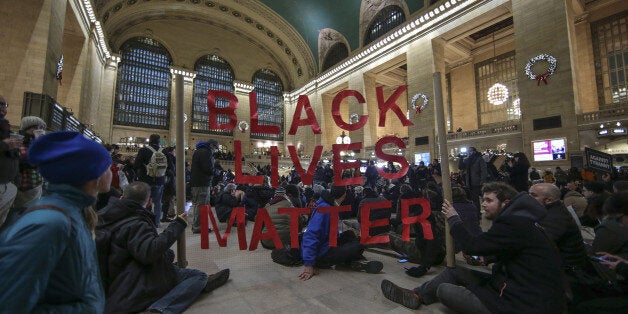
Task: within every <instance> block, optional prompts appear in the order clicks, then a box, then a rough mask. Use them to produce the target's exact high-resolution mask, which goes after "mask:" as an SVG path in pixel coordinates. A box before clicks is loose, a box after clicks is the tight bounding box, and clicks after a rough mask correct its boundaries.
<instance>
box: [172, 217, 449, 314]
mask: <svg viewBox="0 0 628 314" xmlns="http://www.w3.org/2000/svg"><path fill="white" fill-rule="evenodd" d="M224 228H225V226H224V225H223V226H222V227H221V229H222V230H224ZM252 231H253V224H252V223H249V224H247V227H246V234H247V243H248V241H249V240H250V237H251V234H252ZM209 239H210V248H209V249H208V250H202V249H201V248H200V247H201V246H200V235H197V234H192V232H191V231H190V230H189V228H188V230H186V250H187V254H186V256H187V260H188V263H189V264H188V267H190V268H196V269H200V270H202V271H205V272H207V273H214V272H216V271H218V270H220V269H223V268H230V269H231V277H230V279H229V281H228V282H227V284H226V285H224V286H223V287H221V288H219V289H217V290H215V291H213V292H212V293H209V294H203V295H201V296H200V298H199V299H198V300H197V301H196V302H195V303H194V304H193V305H192V306H191V307H190V308H189V309H188V310H187V311H186V313H410V312H419V313H452V312H451V311H449V310H448V309H447V308H446V307H445V306H443V305H442V304H432V305H430V306H422V307H421V308H420V309H418V310H416V311H412V310H409V309H407V308H405V307H403V306H401V305H398V304H396V303H394V302H391V301H389V300H388V299H386V298H384V296H383V295H382V293H381V290H380V283H381V281H382V280H383V279H388V280H391V281H393V282H395V283H397V284H399V285H401V286H403V287H407V288H413V287H415V286H418V285H420V284H421V283H423V282H425V281H426V280H429V279H430V278H432V277H433V276H435V275H436V274H438V272H440V271H441V270H442V269H443V266H439V267H435V268H432V269H431V270H430V272H429V273H428V274H427V275H426V276H424V277H422V278H420V279H417V278H412V277H409V276H407V275H406V274H405V273H404V266H405V267H412V266H414V264H410V263H399V262H398V260H397V259H396V258H394V257H390V256H385V255H381V254H376V253H372V252H365V253H364V255H365V256H366V258H367V259H369V260H379V261H381V262H383V263H384V269H383V271H382V272H381V273H379V274H366V273H359V272H354V271H351V270H321V271H320V273H319V274H318V275H316V276H314V277H313V278H312V279H310V280H308V281H301V280H299V278H297V276H298V275H299V274H300V272H301V270H302V267H286V266H282V265H279V264H276V263H274V262H273V261H272V259H271V257H270V251H269V250H266V249H264V248H262V247H261V245H260V246H259V247H258V249H257V250H254V251H248V250H243V251H241V250H240V249H239V247H238V238H237V232H236V231H235V230H232V232H231V234H230V235H229V239H228V241H227V247H219V246H218V243H217V242H216V237H215V235H214V234H213V233H210V237H209ZM173 249H175V250H176V244H175V245H174V246H173Z"/></svg>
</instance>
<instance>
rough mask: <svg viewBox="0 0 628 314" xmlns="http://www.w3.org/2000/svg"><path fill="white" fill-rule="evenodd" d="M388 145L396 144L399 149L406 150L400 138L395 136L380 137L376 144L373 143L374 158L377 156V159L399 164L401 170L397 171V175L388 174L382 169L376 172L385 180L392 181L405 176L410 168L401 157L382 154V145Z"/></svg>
mask: <svg viewBox="0 0 628 314" xmlns="http://www.w3.org/2000/svg"><path fill="white" fill-rule="evenodd" d="M389 143H393V144H396V145H397V147H399V148H406V144H404V143H403V141H402V140H401V139H400V138H398V137H395V136H385V137H382V138H380V139H379V141H377V143H375V156H377V158H379V159H383V160H386V161H392V162H395V161H396V162H398V163H399V164H401V169H399V172H397V173H388V172H384V170H382V169H377V172H378V173H379V175H380V176H382V177H384V178H386V179H390V180H393V179H398V178H401V177H403V176H405V175H406V173H407V172H408V169H409V168H410V165H408V161H407V160H406V159H405V158H404V157H403V156H398V155H388V154H386V153H384V150H383V149H382V148H383V147H384V144H389Z"/></svg>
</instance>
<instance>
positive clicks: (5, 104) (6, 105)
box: [0, 101, 9, 108]
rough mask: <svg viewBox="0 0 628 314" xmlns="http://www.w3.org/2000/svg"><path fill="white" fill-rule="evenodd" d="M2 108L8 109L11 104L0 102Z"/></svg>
mask: <svg viewBox="0 0 628 314" xmlns="http://www.w3.org/2000/svg"><path fill="white" fill-rule="evenodd" d="M0 107H4V108H7V107H9V103H8V102H2V101H0Z"/></svg>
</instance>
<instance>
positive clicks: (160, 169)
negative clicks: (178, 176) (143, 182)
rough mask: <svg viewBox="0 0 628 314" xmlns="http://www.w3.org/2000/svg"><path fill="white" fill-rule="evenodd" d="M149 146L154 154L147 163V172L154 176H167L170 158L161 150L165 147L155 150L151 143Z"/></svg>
mask: <svg viewBox="0 0 628 314" xmlns="http://www.w3.org/2000/svg"><path fill="white" fill-rule="evenodd" d="M147 147H148V149H150V150H151V151H152V152H153V155H152V156H151V157H150V161H149V162H148V164H147V165H146V174H147V175H148V176H149V177H152V178H158V177H163V176H165V175H166V170H167V169H168V158H166V155H165V154H164V153H163V152H162V151H161V150H162V149H163V148H161V147H160V148H159V150H155V149H154V148H153V147H152V146H150V145H148V146H147Z"/></svg>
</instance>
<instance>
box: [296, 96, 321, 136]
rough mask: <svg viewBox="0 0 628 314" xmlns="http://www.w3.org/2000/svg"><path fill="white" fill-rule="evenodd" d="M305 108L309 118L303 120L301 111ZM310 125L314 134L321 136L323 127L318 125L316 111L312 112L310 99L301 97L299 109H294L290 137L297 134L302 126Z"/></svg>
mask: <svg viewBox="0 0 628 314" xmlns="http://www.w3.org/2000/svg"><path fill="white" fill-rule="evenodd" d="M304 108H305V115H306V116H307V118H305V119H301V111H303V109H304ZM305 125H309V126H310V127H311V128H312V132H314V134H321V127H320V125H318V121H317V120H316V115H315V114H314V110H312V106H311V105H310V99H309V98H307V96H305V95H300V96H299V102H298V103H297V108H296V109H294V116H292V125H290V132H288V134H289V135H295V134H297V128H298V127H300V126H305Z"/></svg>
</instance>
